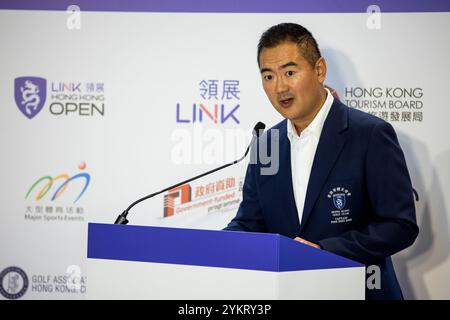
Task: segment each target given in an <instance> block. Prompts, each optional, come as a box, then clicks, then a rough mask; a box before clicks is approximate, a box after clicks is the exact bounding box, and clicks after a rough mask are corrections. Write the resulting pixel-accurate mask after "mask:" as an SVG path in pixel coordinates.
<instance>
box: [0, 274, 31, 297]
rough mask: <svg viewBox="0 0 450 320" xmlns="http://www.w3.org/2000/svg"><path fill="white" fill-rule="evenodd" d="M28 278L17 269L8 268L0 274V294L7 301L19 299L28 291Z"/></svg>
mask: <svg viewBox="0 0 450 320" xmlns="http://www.w3.org/2000/svg"><path fill="white" fill-rule="evenodd" d="M28 283H29V282H28V276H27V274H26V273H25V271H23V270H22V269H20V268H18V267H8V268H6V269H4V270H3V271H2V272H1V273H0V294H1V295H2V296H4V297H5V298H7V299H19V298H20V297H22V296H23V295H24V294H25V293H26V292H27V289H28Z"/></svg>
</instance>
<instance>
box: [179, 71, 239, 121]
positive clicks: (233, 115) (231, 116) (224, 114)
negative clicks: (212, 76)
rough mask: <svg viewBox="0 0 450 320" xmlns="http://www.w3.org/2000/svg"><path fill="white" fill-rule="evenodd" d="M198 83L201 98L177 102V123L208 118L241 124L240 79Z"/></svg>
mask: <svg viewBox="0 0 450 320" xmlns="http://www.w3.org/2000/svg"><path fill="white" fill-rule="evenodd" d="M198 85H199V91H200V94H199V96H200V97H199V100H197V101H196V102H194V103H191V102H189V103H187V104H182V103H181V102H177V104H176V122H177V123H203V122H204V121H205V120H206V121H208V122H209V123H213V124H224V123H227V122H231V123H234V124H240V121H239V117H238V112H237V111H238V110H239V108H240V106H241V105H240V99H241V98H240V96H239V94H240V89H239V80H222V81H219V80H202V81H200V82H199V84H198ZM204 119H205V120H204Z"/></svg>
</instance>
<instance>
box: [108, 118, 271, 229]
mask: <svg viewBox="0 0 450 320" xmlns="http://www.w3.org/2000/svg"><path fill="white" fill-rule="evenodd" d="M265 128H266V125H265V124H264V123H262V122H258V123H257V124H256V125H255V127H254V128H253V132H252V134H253V137H252V140H251V141H250V143H249V145H248V147H247V150H246V151H245V154H244V155H243V156H242V157H241V158H239V159H237V160H234V161H233V162H230V163H227V164H224V165H222V166H220V167H218V168H216V169H213V170H210V171H207V172H205V173H202V174H200V175H198V176H195V177H193V178H190V179H188V180H185V181H182V182H179V183H177V184H174V185H173V186H170V187H167V188H165V189H163V190H161V191H158V192H155V193H152V194H149V195H148V196H145V197H143V198H140V199H138V200H136V201H135V202H133V203H132V204H130V206H129V207H128V208H127V209H125V211H124V212H122V213H121V214H120V215H119V216H118V217H117V219H116V221H115V222H114V224H127V223H128V220H127V215H128V213H129V211H130V209H131V208H133V207H134V206H135V205H137V204H138V203H139V202H142V201H144V200H147V199H150V198H152V197H154V196H156V195H158V194H160V193H163V192H165V191H168V190H171V189H173V188H176V187H179V186H181V185H183V184H186V183H188V182H191V181H194V180H197V179H199V178H202V177H204V176H206V175H208V174H211V173H214V172H216V171H219V170H222V169H224V168H226V167H229V166H232V165H234V164H236V163H238V162H240V161H242V160H243V159H244V158H245V157H246V156H247V154H248V152H249V150H250V147H251V146H252V145H253V143H255V141H256V139H258V137H259V136H260V135H261V133H262V132H263V131H264V129H265Z"/></svg>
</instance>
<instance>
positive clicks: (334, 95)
mask: <svg viewBox="0 0 450 320" xmlns="http://www.w3.org/2000/svg"><path fill="white" fill-rule="evenodd" d="M324 87H325V88H327V89H328V90H330V93H331V94H332V95H333V97H335V98H336V99H338V100H341V99H339V95H338V93H337V92H336V90H334V89H333V88H332V87H330V86H327V85H326V84H325V85H324Z"/></svg>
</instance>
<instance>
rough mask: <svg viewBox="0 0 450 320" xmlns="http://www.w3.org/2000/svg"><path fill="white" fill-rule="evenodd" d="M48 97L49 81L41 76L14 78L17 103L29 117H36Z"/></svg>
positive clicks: (21, 110)
mask: <svg viewBox="0 0 450 320" xmlns="http://www.w3.org/2000/svg"><path fill="white" fill-rule="evenodd" d="M46 97H47V81H46V80H45V79H44V78H40V77H18V78H16V79H14V98H15V100H16V105H17V107H18V108H19V110H20V112H22V113H23V114H24V115H25V116H26V117H27V118H28V119H32V118H34V117H35V116H36V115H37V114H38V113H39V112H40V111H41V110H42V107H43V106H44V103H45V99H46Z"/></svg>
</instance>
